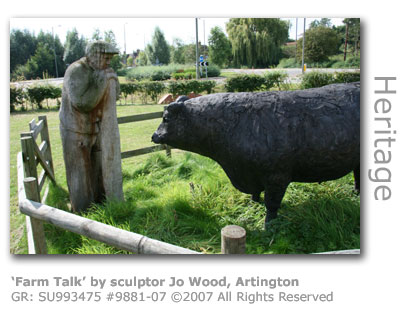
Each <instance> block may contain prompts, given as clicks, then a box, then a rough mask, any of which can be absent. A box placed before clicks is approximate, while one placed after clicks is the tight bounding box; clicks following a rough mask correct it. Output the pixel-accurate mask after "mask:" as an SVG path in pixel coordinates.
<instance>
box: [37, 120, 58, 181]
mask: <svg viewBox="0 0 409 320" xmlns="http://www.w3.org/2000/svg"><path fill="white" fill-rule="evenodd" d="M38 119H40V121H42V122H43V123H44V128H43V130H41V140H42V141H45V142H46V143H47V148H46V150H45V152H44V155H45V158H46V160H47V161H48V163H49V165H50V168H51V171H52V172H53V174H54V163H53V158H52V153H51V143H50V134H49V132H48V122H47V117H46V116H39V117H38Z"/></svg>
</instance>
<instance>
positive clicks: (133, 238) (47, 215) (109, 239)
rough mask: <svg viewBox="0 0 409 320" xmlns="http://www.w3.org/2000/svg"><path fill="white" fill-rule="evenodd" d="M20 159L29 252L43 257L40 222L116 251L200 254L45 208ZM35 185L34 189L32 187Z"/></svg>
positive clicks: (21, 205)
mask: <svg viewBox="0 0 409 320" xmlns="http://www.w3.org/2000/svg"><path fill="white" fill-rule="evenodd" d="M23 166H24V165H23V156H22V153H21V152H19V154H18V155H17V170H18V200H19V209H20V212H21V213H24V214H25V215H27V218H29V220H30V222H29V223H27V229H28V230H30V232H32V234H33V236H31V237H30V238H29V253H39V254H45V253H47V251H46V250H45V251H44V250H43V249H41V247H40V250H39V249H38V247H39V243H44V244H45V236H44V229H43V225H42V224H43V222H47V223H50V224H53V225H55V226H57V227H60V228H63V229H65V230H68V231H71V232H74V233H76V234H80V235H83V236H86V237H88V238H91V239H94V240H97V241H100V242H103V243H106V244H108V245H111V246H113V247H115V248H118V249H123V250H127V251H129V252H133V253H138V254H200V253H199V252H196V251H193V250H189V249H185V248H182V247H178V246H175V245H172V244H169V243H166V242H162V241H158V240H154V239H150V238H148V237H145V236H143V235H140V234H137V233H133V232H130V231H126V230H122V229H119V228H115V227H113V226H109V225H107V224H104V223H101V222H97V221H94V220H90V219H87V218H83V217H81V216H78V215H76V214H72V213H69V212H66V211H63V210H59V209H56V208H53V207H50V206H47V205H45V204H43V203H41V202H40V200H39V198H36V196H37V193H36V191H34V193H33V190H35V188H36V179H35V178H34V177H27V178H24V167H23ZM33 186H34V187H33Z"/></svg>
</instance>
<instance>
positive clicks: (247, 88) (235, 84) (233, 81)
mask: <svg viewBox="0 0 409 320" xmlns="http://www.w3.org/2000/svg"><path fill="white" fill-rule="evenodd" d="M263 85H264V77H262V76H260V75H257V74H240V75H237V76H234V77H231V78H228V79H227V81H226V85H225V87H226V90H227V91H228V92H253V91H257V90H261V88H262V86H263Z"/></svg>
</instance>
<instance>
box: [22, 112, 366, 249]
mask: <svg viewBox="0 0 409 320" xmlns="http://www.w3.org/2000/svg"><path fill="white" fill-rule="evenodd" d="M162 115H163V112H154V113H147V114H140V115H134V116H128V117H121V118H118V123H119V124H122V123H129V122H136V121H144V120H150V119H157V118H161V117H162ZM38 119H39V121H38V122H37V123H36V121H35V119H33V120H32V121H31V122H30V123H29V131H28V132H25V133H21V135H20V136H21V137H20V140H21V149H22V151H21V152H19V153H18V155H17V174H18V202H19V209H20V212H21V213H23V214H25V215H26V225H27V238H28V251H29V254H46V253H47V245H46V239H45V234H44V226H43V222H47V223H50V224H53V225H55V226H58V227H61V228H63V229H65V230H68V231H71V232H74V233H76V234H80V235H83V236H86V237H88V238H91V239H94V240H97V241H100V242H103V243H106V244H108V245H111V246H113V247H116V248H118V249H123V250H127V251H130V252H132V253H138V254H200V253H199V252H196V251H192V250H189V249H186V248H182V247H178V246H175V245H172V244H169V243H166V242H162V241H158V240H154V239H150V238H148V237H145V236H143V235H140V234H137V233H133V232H129V231H125V230H122V229H119V228H115V227H113V226H110V225H107V224H104V223H101V222H97V221H94V220H90V219H87V218H83V217H81V216H78V215H76V214H72V213H69V212H66V211H63V210H59V209H56V208H53V207H50V206H47V205H45V204H44V202H45V200H46V198H47V194H48V186H47V188H46V189H45V191H44V195H43V197H42V199H41V196H40V195H41V192H42V189H43V187H44V185H45V181H46V178H48V179H49V180H50V181H51V182H52V183H56V182H55V177H54V167H53V161H52V154H51V145H50V139H49V134H48V125H47V118H46V117H45V116H40V117H38ZM39 136H40V137H41V139H40V144H39V146H37V142H36V140H37V138H38V137H39ZM159 150H166V151H167V154H168V155H169V156H170V148H169V147H167V146H159V147H148V148H142V149H137V150H132V151H127V152H124V153H122V154H121V156H122V158H128V157H132V156H138V155H141V154H146V153H150V152H155V151H159ZM38 164H40V165H41V167H42V168H43V170H42V172H41V173H40V175H38V174H37V166H38ZM221 238H222V253H223V254H244V253H245V250H246V231H245V229H243V228H241V227H239V226H226V227H224V228H223V229H222V231H221ZM359 253H360V250H359V249H355V250H345V251H333V252H323V253H320V254H359Z"/></svg>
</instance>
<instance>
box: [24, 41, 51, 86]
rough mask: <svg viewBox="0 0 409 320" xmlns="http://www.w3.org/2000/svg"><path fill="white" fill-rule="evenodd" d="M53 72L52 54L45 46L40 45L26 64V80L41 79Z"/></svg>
mask: <svg viewBox="0 0 409 320" xmlns="http://www.w3.org/2000/svg"><path fill="white" fill-rule="evenodd" d="M54 71H55V63H54V52H53V51H52V49H51V48H49V47H48V46H47V45H46V44H44V43H40V44H39V45H38V46H37V50H36V52H35V54H34V56H32V57H31V58H30V59H29V60H28V62H27V64H26V72H27V73H26V74H25V78H26V79H35V78H41V79H42V78H43V77H44V76H45V75H47V74H48V75H52V74H54Z"/></svg>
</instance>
